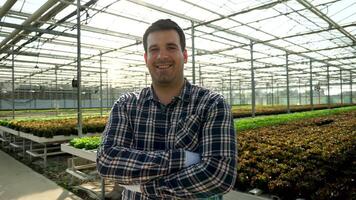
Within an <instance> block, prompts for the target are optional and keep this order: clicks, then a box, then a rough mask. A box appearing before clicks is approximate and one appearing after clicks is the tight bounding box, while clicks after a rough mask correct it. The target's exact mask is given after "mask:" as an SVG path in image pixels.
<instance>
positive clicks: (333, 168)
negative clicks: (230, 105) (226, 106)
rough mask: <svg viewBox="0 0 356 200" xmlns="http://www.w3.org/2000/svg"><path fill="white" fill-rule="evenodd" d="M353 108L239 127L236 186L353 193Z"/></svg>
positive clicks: (319, 195)
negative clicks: (315, 116)
mask: <svg viewBox="0 0 356 200" xmlns="http://www.w3.org/2000/svg"><path fill="white" fill-rule="evenodd" d="M355 108H356V107H353V109H349V110H346V111H345V112H335V113H334V114H333V115H325V116H323V115H321V117H320V116H319V117H317V118H310V119H306V118H302V119H303V120H298V121H290V122H288V123H285V122H284V123H282V124H280V125H278V126H276V125H271V124H270V125H269V126H267V127H262V128H255V129H251V127H253V126H251V127H249V128H248V129H245V130H244V131H242V132H238V150H239V151H238V152H239V158H238V169H237V171H238V179H237V182H236V186H235V187H236V188H237V189H239V190H249V189H252V188H259V189H262V190H263V191H266V192H267V193H270V194H276V195H278V196H280V197H283V198H285V199H295V198H297V197H303V198H306V199H352V198H353V197H355V194H356V190H355V188H354V187H352V185H354V184H355V183H354V180H353V179H352V177H353V178H354V177H355V175H356V173H355V171H356V163H355V160H354V158H355V156H356V151H355V150H356V149H355V147H356V109H355ZM330 114H332V113H330ZM265 119H266V118H265ZM266 120H268V118H267V119H266ZM237 124H238V122H237ZM265 125H266V124H265Z"/></svg>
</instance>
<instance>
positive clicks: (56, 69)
mask: <svg viewBox="0 0 356 200" xmlns="http://www.w3.org/2000/svg"><path fill="white" fill-rule="evenodd" d="M57 71H58V66H57V65H56V66H55V68H54V74H55V75H56V96H55V98H56V116H58V108H59V105H58V76H57Z"/></svg>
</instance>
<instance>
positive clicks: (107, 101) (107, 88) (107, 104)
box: [106, 70, 110, 109]
mask: <svg viewBox="0 0 356 200" xmlns="http://www.w3.org/2000/svg"><path fill="white" fill-rule="evenodd" d="M106 107H107V109H110V107H109V73H108V70H106Z"/></svg>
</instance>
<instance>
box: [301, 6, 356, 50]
mask: <svg viewBox="0 0 356 200" xmlns="http://www.w3.org/2000/svg"><path fill="white" fill-rule="evenodd" d="M297 1H298V2H299V3H300V4H302V5H303V6H304V7H306V8H307V9H308V10H310V11H311V12H312V13H314V14H315V15H317V16H318V17H320V18H321V19H323V20H324V21H326V22H327V23H328V24H329V26H330V27H334V28H336V29H337V30H339V31H340V32H341V33H342V34H344V35H345V36H346V37H348V38H349V39H350V40H351V41H352V43H353V44H356V37H355V36H353V35H352V34H350V33H349V32H347V31H346V30H345V29H344V28H343V27H342V26H340V25H339V24H338V23H336V22H335V21H334V20H332V19H331V18H329V17H328V16H327V15H325V14H324V13H323V12H321V11H320V10H319V9H317V8H316V7H315V6H313V4H311V3H309V2H308V1H306V0H297Z"/></svg>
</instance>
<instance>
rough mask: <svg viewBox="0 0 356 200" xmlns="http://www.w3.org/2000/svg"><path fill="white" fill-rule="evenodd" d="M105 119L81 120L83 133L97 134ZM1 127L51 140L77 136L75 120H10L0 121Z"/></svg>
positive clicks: (91, 118)
mask: <svg viewBox="0 0 356 200" xmlns="http://www.w3.org/2000/svg"><path fill="white" fill-rule="evenodd" d="M106 120H107V117H88V118H84V120H83V133H84V134H85V133H98V132H102V131H103V130H104V128H105V124H106ZM0 125H1V126H6V127H9V128H11V129H14V130H16V131H21V132H24V133H30V134H33V135H35V136H38V137H46V138H52V137H53V136H57V135H65V136H69V135H77V130H76V126H77V120H76V119H75V118H66V119H50V120H48V119H36V120H10V121H4V120H1V121H0Z"/></svg>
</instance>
